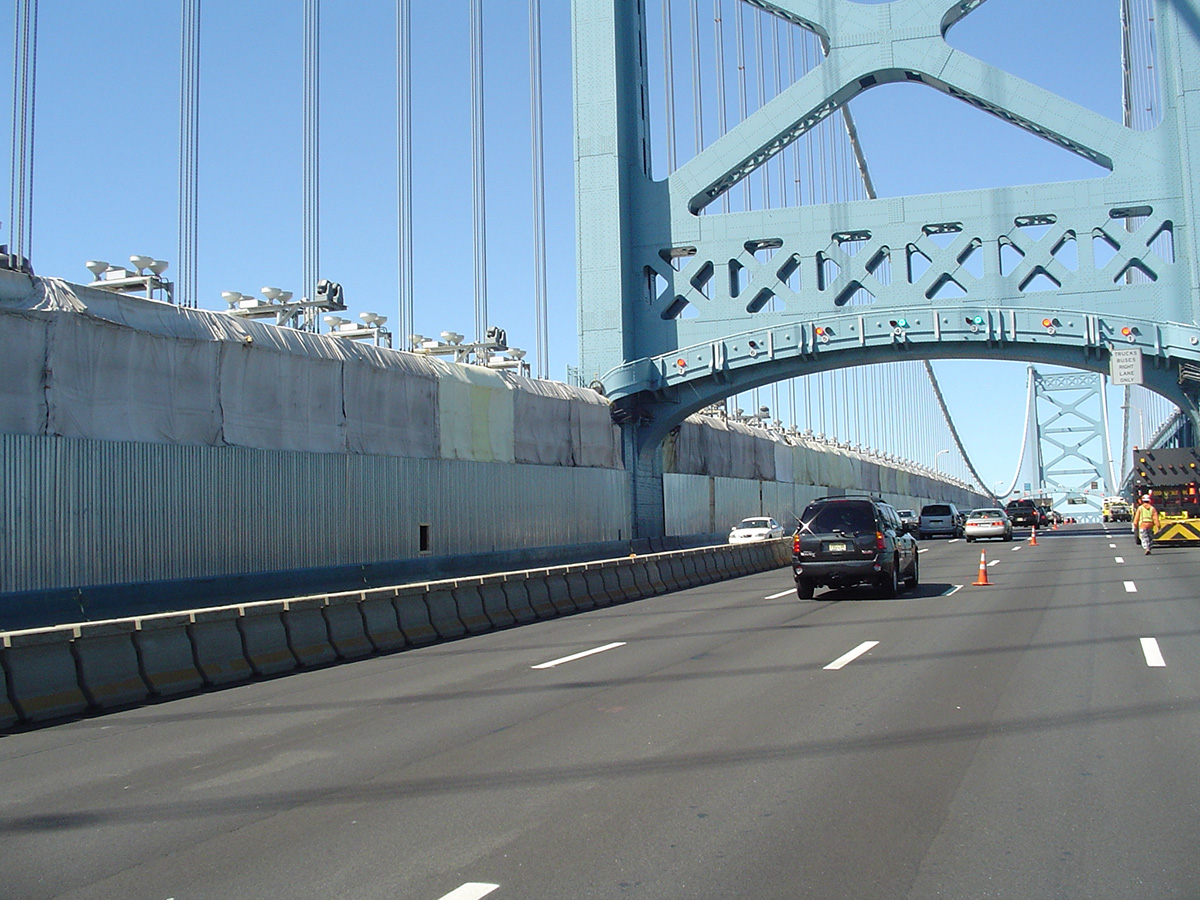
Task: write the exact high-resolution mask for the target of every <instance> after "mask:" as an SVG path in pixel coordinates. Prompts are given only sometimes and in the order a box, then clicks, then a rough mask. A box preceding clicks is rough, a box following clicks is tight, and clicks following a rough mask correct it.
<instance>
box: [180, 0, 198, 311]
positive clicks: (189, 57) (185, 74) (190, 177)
mask: <svg viewBox="0 0 1200 900" xmlns="http://www.w3.org/2000/svg"><path fill="white" fill-rule="evenodd" d="M179 30H180V37H179V57H180V58H179V210H178V215H179V231H178V235H177V247H178V256H177V266H178V268H177V270H176V271H177V274H176V276H175V282H176V285H175V302H176V303H178V304H179V305H180V306H188V307H195V306H196V305H197V300H198V298H197V296H196V265H197V264H196V250H197V245H198V240H197V214H198V201H199V184H198V164H199V150H200V134H199V120H200V0H183V5H182V9H181V10H180V29H179Z"/></svg>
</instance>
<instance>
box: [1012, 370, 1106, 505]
mask: <svg viewBox="0 0 1200 900" xmlns="http://www.w3.org/2000/svg"><path fill="white" fill-rule="evenodd" d="M1029 376H1030V381H1031V389H1032V391H1033V400H1034V402H1033V404H1032V407H1031V409H1030V414H1031V415H1033V416H1035V422H1036V429H1035V440H1034V450H1035V458H1034V460H1033V461H1032V462H1033V463H1034V464H1033V465H1032V466H1031V467H1030V468H1031V469H1032V470H1033V472H1034V476H1033V485H1034V487H1035V488H1040V489H1042V490H1043V491H1045V492H1047V493H1049V494H1050V495H1051V496H1053V497H1054V500H1055V508H1056V509H1058V510H1059V512H1062V513H1064V514H1065V515H1079V514H1080V513H1081V512H1084V511H1086V512H1088V513H1094V514H1097V515H1098V514H1099V513H1100V501H1101V499H1102V498H1103V497H1107V496H1111V495H1112V494H1115V493H1116V484H1117V482H1116V473H1115V472H1114V471H1113V460H1112V452H1111V450H1110V447H1111V442H1110V437H1109V429H1108V401H1107V394H1106V390H1105V382H1104V376H1103V375H1100V374H1097V373H1095V372H1067V373H1062V374H1054V375H1043V374H1042V373H1040V372H1038V371H1037V370H1036V369H1035V368H1033V367H1032V366H1030V370H1029ZM1083 506H1086V510H1085V509H1083V508H1080V507H1083Z"/></svg>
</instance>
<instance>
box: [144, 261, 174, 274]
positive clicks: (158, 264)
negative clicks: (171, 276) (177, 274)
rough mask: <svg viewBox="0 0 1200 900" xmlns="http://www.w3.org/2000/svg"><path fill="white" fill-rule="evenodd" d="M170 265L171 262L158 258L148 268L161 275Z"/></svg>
mask: <svg viewBox="0 0 1200 900" xmlns="http://www.w3.org/2000/svg"><path fill="white" fill-rule="evenodd" d="M169 265H171V264H170V263H169V262H167V261H166V260H165V259H156V260H154V262H152V263H150V265H149V266H147V268H148V269H149V270H150V271H151V272H153V273H154V274H155V275H156V276H158V275H161V274H162V273H163V272H165V271H167V267H168V266H169Z"/></svg>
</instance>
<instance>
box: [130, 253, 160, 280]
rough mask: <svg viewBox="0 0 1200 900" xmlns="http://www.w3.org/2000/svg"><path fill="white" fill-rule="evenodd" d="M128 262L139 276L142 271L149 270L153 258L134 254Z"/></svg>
mask: <svg viewBox="0 0 1200 900" xmlns="http://www.w3.org/2000/svg"><path fill="white" fill-rule="evenodd" d="M129 261H130V262H131V263H133V265H134V267H135V268H136V269H137V271H138V274H139V275H141V274H142V269H147V268H149V267H150V265H151V263H153V262H154V257H153V256H140V255H138V254H136V253H135V254H134V255H133V256H131V257H129Z"/></svg>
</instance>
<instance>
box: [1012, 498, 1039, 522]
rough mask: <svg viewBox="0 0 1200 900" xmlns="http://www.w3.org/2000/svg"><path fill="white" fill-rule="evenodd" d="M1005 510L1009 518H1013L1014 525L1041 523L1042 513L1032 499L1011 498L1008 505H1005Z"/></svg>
mask: <svg viewBox="0 0 1200 900" xmlns="http://www.w3.org/2000/svg"><path fill="white" fill-rule="evenodd" d="M1004 511H1005V512H1006V513H1008V518H1009V519H1010V520H1012V523H1013V524H1014V525H1041V524H1042V521H1041V519H1042V515H1041V512H1040V511H1039V510H1038V508H1037V506H1035V505H1034V503H1033V501H1032V500H1029V499H1027V498H1026V499H1021V500H1009V501H1008V505H1007V506H1005V507H1004Z"/></svg>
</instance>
